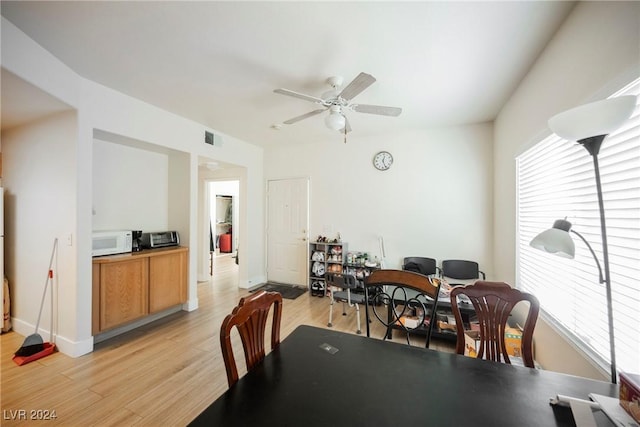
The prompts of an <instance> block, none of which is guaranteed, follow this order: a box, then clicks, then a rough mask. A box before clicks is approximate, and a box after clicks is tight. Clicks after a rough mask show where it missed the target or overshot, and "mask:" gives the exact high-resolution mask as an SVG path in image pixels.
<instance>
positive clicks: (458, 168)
mask: <svg viewBox="0 0 640 427" xmlns="http://www.w3.org/2000/svg"><path fill="white" fill-rule="evenodd" d="M492 132H493V128H492V126H491V124H478V125H468V126H459V127H452V128H444V129H434V130H423V131H415V132H411V133H403V134H394V135H379V136H372V137H358V136H357V134H356V133H355V132H354V134H353V136H350V137H349V139H348V142H347V143H346V144H344V143H343V142H342V139H341V138H335V139H333V140H330V141H326V142H325V143H321V144H315V145H299V146H290V147H284V148H281V149H273V150H269V151H268V152H267V153H266V154H265V160H266V168H265V175H266V178H267V179H279V178H292V177H302V176H304V177H306V176H308V177H309V178H310V233H309V236H310V238H311V239H312V240H313V239H315V238H316V237H317V236H318V235H323V236H327V237H330V238H334V237H335V236H336V233H338V232H339V233H340V234H341V235H342V239H343V240H344V241H345V242H347V243H348V245H349V246H348V247H349V250H354V251H364V252H369V253H371V254H373V255H377V256H378V257H380V256H381V254H380V253H379V250H378V247H379V245H378V236H383V238H384V242H385V249H386V252H387V259H386V261H387V267H389V268H399V267H400V266H401V262H402V258H403V257H405V256H427V257H432V258H436V260H438V263H440V261H441V260H443V259H447V258H457V259H470V260H476V261H477V262H478V263H479V264H480V266H481V269H482V270H484V271H485V272H486V273H487V274H488V275H489V276H490V275H491V270H492V268H491V267H492V264H493V259H492V253H493V252H492V249H493V248H492V244H491V236H492V217H493V199H492V188H491V186H492V156H493V153H492V148H491V138H492ZM380 150H386V151H389V152H390V153H391V154H392V155H393V158H394V161H393V166H392V167H391V169H389V170H387V171H378V170H376V169H374V167H373V165H372V158H373V156H374V154H375V153H376V152H378V151H380Z"/></svg>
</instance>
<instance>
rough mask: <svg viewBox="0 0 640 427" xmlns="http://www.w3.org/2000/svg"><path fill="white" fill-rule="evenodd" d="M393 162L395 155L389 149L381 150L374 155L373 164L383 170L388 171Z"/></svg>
mask: <svg viewBox="0 0 640 427" xmlns="http://www.w3.org/2000/svg"><path fill="white" fill-rule="evenodd" d="M392 163H393V156H392V155H391V153H389V152H388V151H380V152H379V153H377V154H376V155H375V156H373V166H375V168H376V169H378V170H381V171H386V170H387V169H389V168H390V167H391V164H392Z"/></svg>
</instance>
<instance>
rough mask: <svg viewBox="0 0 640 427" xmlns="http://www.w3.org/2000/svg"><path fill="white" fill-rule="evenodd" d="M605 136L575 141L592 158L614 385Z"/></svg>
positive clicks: (602, 281) (616, 376) (614, 364)
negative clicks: (602, 176)
mask: <svg viewBox="0 0 640 427" xmlns="http://www.w3.org/2000/svg"><path fill="white" fill-rule="evenodd" d="M606 136H607V135H598V136H592V137H590V138H585V139H581V140H579V141H577V142H578V143H579V144H582V146H583V147H584V148H585V149H586V150H587V151H588V152H589V154H591V157H593V168H594V170H595V177H596V190H597V193H598V207H599V209H600V232H601V234H602V257H603V267H604V277H602V275H601V276H600V283H604V285H605V290H606V293H607V318H608V320H609V351H610V352H611V382H612V383H613V384H616V383H617V381H618V375H617V370H616V345H615V339H614V334H613V306H612V301H611V300H612V297H611V273H610V270H609V249H608V244H607V227H606V222H605V218H604V202H603V201H602V183H601V182H600V167H599V165H598V153H599V152H600V146H601V145H602V141H603V140H604V138H605V137H606Z"/></svg>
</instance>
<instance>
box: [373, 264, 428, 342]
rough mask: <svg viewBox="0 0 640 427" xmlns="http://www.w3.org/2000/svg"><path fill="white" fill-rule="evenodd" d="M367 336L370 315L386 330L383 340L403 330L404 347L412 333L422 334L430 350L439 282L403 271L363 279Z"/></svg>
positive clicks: (376, 273) (377, 273) (383, 272)
mask: <svg viewBox="0 0 640 427" xmlns="http://www.w3.org/2000/svg"><path fill="white" fill-rule="evenodd" d="M364 287H365V306H366V310H365V312H366V323H367V336H368V337H370V336H371V332H370V323H371V319H370V314H369V313H370V312H371V313H373V315H374V317H375V318H376V319H377V320H378V321H379V322H380V323H382V325H383V326H384V327H385V335H384V338H383V339H385V340H386V339H390V338H391V334H392V331H393V329H400V330H403V331H404V332H405V334H406V337H407V344H409V345H411V341H410V339H409V336H410V335H411V334H419V335H424V336H425V337H426V343H425V347H427V348H428V347H429V342H430V340H431V332H432V331H433V324H434V323H435V314H436V304H437V303H438V294H439V292H440V280H438V279H436V278H429V277H427V276H425V275H422V274H419V273H415V272H412V271H406V270H388V269H382V270H375V271H373V272H372V273H371V274H370V275H369V277H367V278H366V279H365V286H364Z"/></svg>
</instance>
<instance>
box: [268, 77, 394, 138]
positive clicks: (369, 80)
mask: <svg viewBox="0 0 640 427" xmlns="http://www.w3.org/2000/svg"><path fill="white" fill-rule="evenodd" d="M375 81H376V79H375V77H373V76H372V75H370V74H367V73H360V74H358V76H357V77H356V78H355V79H353V81H352V82H351V83H349V84H348V85H347V86H346V87H345V88H344V89H342V90H340V87H341V86H342V82H343V79H342V77H339V76H334V77H329V78H328V79H327V83H328V84H329V85H330V86H331V90H329V91H328V92H325V93H323V94H322V95H321V96H320V97H317V96H312V95H306V94H304V93H299V92H295V91H292V90H289V89H282V88H281V89H275V90H274V92H275V93H279V94H282V95H287V96H293V97H294V98H300V99H304V100H305V101H311V102H314V103H316V104H319V105H321V106H322V108H318V109H317V110H313V111H310V112H308V113H306V114H303V115H301V116H297V117H294V118H292V119H289V120H286V121H284V122H283V123H284V124H287V125H291V124H293V123H296V122H299V121H300V120H304V119H306V118H309V117H313V116H315V115H318V114H320V113H323V112H325V111H327V110H329V115H327V117H325V119H324V123H325V125H327V127H328V128H329V129H333V130H337V131H344V133H345V134H346V133H347V132H351V126H350V125H349V120H347V116H346V115H345V112H347V111H355V112H358V113H367V114H378V115H381V116H394V117H396V116H398V115H400V113H401V112H402V108H397V107H384V106H380V105H369V104H356V103H353V102H351V100H352V99H353V98H355V97H356V95H358V94H360V93H361V92H362V91H364V90H365V89H366V88H368V87H369V86H371V85H372V84H373V82H375Z"/></svg>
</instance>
